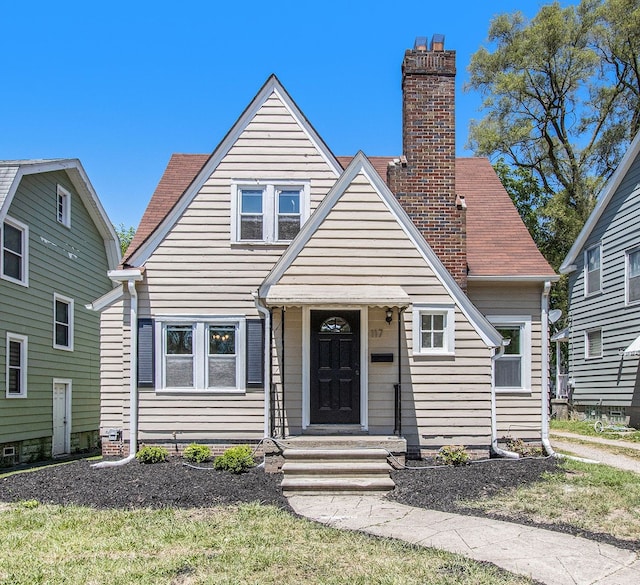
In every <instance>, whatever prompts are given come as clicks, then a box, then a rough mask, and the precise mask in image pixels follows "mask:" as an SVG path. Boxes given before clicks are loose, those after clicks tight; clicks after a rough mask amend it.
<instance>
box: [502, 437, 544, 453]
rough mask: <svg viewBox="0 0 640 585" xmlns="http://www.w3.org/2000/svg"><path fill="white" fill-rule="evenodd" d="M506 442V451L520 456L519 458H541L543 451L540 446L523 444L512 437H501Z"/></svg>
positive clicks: (520, 440)
mask: <svg viewBox="0 0 640 585" xmlns="http://www.w3.org/2000/svg"><path fill="white" fill-rule="evenodd" d="M503 439H504V441H506V444H507V449H508V450H509V451H513V452H514V453H517V454H518V455H520V457H542V455H544V451H543V450H542V447H541V446H540V445H535V444H531V443H525V442H524V441H523V440H522V439H514V438H513V437H503Z"/></svg>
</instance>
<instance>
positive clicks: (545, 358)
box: [540, 281, 556, 457]
mask: <svg viewBox="0 0 640 585" xmlns="http://www.w3.org/2000/svg"><path fill="white" fill-rule="evenodd" d="M550 291H551V281H546V282H545V283H544V288H543V290H542V315H541V319H540V321H541V326H542V340H541V343H542V371H541V374H542V400H541V401H540V403H541V409H542V412H541V415H542V421H541V422H542V424H541V429H540V431H541V432H540V435H541V440H542V446H543V447H544V450H545V452H546V453H547V455H549V456H550V457H554V456H555V455H556V454H555V451H554V450H553V447H552V446H551V442H550V441H549V293H550Z"/></svg>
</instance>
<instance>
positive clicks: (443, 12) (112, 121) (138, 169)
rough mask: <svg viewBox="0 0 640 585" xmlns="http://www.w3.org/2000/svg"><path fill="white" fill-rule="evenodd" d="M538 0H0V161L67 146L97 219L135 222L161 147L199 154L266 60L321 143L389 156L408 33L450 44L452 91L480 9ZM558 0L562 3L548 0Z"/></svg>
mask: <svg viewBox="0 0 640 585" xmlns="http://www.w3.org/2000/svg"><path fill="white" fill-rule="evenodd" d="M542 4H545V2H542V1H538V0H475V1H474V0H463V1H458V0H450V1H449V2H435V1H433V0H403V1H401V2H389V1H384V2H382V1H378V0H368V1H366V2H365V1H361V0H343V1H341V2H336V1H334V0H324V1H322V2H311V3H309V2H301V1H300V0H297V1H295V2H292V1H278V0H272V1H271V2H254V1H253V0H245V1H244V2H218V1H215V0H210V1H208V2H205V1H190V0H182V2H176V1H174V2H165V1H163V0H156V1H155V2H147V1H145V0H140V1H135V0H128V1H126V2H122V1H120V0H111V1H109V2H95V1H87V0H83V1H81V2H80V1H78V2H74V1H65V0H60V1H59V2H51V1H47V2H42V1H39V0H37V1H33V2H3V3H2V21H3V26H2V34H0V55H2V61H3V67H2V69H3V72H2V79H3V82H2V86H1V87H0V110H1V111H2V125H1V130H0V159H20V158H61V157H62V158H65V157H69V158H79V159H80V160H81V161H82V164H83V166H84V167H85V169H86V171H87V173H88V175H89V178H90V180H91V182H92V183H93V186H94V187H95V189H96V191H97V193H98V195H99V197H100V199H101V201H102V203H103V205H104V207H105V209H106V210H107V213H108V214H109V217H110V218H111V221H112V222H113V223H114V224H116V225H117V224H120V223H124V224H125V225H134V226H137V224H138V222H139V220H140V217H141V216H142V213H143V211H144V209H145V207H146V205H147V203H148V201H149V198H150V197H151V195H152V193H153V190H154V189H155V186H156V184H157V182H158V180H159V178H160V176H161V175H162V172H163V170H164V168H165V166H166V163H167V161H168V159H169V157H170V155H171V153H173V152H183V153H185V152H186V153H209V152H211V151H212V150H213V149H214V148H215V147H216V145H217V144H218V142H219V141H220V140H221V139H222V138H223V137H224V135H225V134H226V132H227V131H228V130H229V128H230V127H231V125H232V124H233V123H234V122H235V121H236V119H237V118H238V117H239V115H240V114H241V113H242V111H243V109H244V108H245V106H246V105H247V104H248V103H249V102H250V101H251V99H252V98H253V97H254V96H255V94H256V93H257V92H258V90H259V89H260V87H261V86H262V84H263V83H264V81H265V80H266V79H267V77H268V76H269V75H270V74H271V73H275V74H276V75H277V76H278V78H279V79H280V81H281V82H282V83H283V85H284V86H285V87H286V88H287V90H288V91H289V93H290V94H291V96H292V97H293V99H294V100H295V101H296V103H297V104H298V106H299V107H300V108H301V109H302V111H303V112H304V113H305V114H306V116H307V118H308V119H309V120H310V121H311V123H312V124H313V125H314V127H315V129H316V130H317V131H318V132H319V133H320V135H321V136H322V137H323V138H324V140H325V141H326V143H327V144H328V146H329V148H331V150H332V151H333V152H334V154H336V155H348V154H354V153H355V152H357V151H358V150H363V151H364V152H365V153H366V154H368V155H371V156H374V155H399V154H400V150H401V128H400V125H401V115H402V112H401V94H400V65H401V62H402V57H403V54H404V51H405V50H406V49H408V48H411V47H412V46H413V42H414V39H415V37H417V36H427V37H429V38H430V37H431V36H432V35H433V34H434V33H442V34H444V35H445V47H446V48H447V49H455V50H456V51H457V68H458V76H457V85H458V94H457V103H456V107H457V115H456V117H457V150H458V154H460V155H468V154H470V153H469V152H468V151H465V149H464V147H465V143H466V141H467V128H468V123H469V120H470V119H471V118H474V117H475V118H478V117H479V116H480V114H479V112H478V108H479V105H480V96H478V95H476V94H472V93H463V91H462V86H463V85H464V83H465V81H466V78H467V73H466V67H467V65H468V63H469V59H470V56H471V54H472V53H473V52H475V51H476V50H477V49H478V48H479V47H480V46H481V45H483V44H486V36H487V31H488V28H489V22H490V20H491V18H492V17H493V16H494V15H495V14H498V13H503V12H513V11H515V10H522V11H523V12H524V13H525V14H526V15H528V16H533V15H535V13H536V12H537V11H538V9H539V7H540V6H541V5H542ZM563 4H564V2H563Z"/></svg>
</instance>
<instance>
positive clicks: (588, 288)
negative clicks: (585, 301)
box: [584, 244, 602, 295]
mask: <svg viewBox="0 0 640 585" xmlns="http://www.w3.org/2000/svg"><path fill="white" fill-rule="evenodd" d="M601 289H602V274H601V268H600V244H598V245H596V246H592V247H591V248H587V250H585V253H584V294H585V295H590V294H593V293H596V292H600V290H601Z"/></svg>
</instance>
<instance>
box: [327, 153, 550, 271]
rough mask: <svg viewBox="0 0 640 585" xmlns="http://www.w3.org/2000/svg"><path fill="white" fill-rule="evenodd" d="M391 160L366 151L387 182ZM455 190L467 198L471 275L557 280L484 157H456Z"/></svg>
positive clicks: (342, 160) (344, 158)
mask: <svg viewBox="0 0 640 585" xmlns="http://www.w3.org/2000/svg"><path fill="white" fill-rule="evenodd" d="M394 160H397V159H394V158H393V157H387V156H375V157H369V161H370V162H371V164H372V166H373V167H374V168H375V170H376V171H377V172H378V174H379V175H380V177H382V179H383V180H384V181H385V182H386V179H387V166H388V165H389V163H390V162H392V161H394ZM338 161H339V162H340V163H341V164H342V165H343V166H347V165H348V164H349V162H350V161H351V157H348V156H339V157H338ZM456 193H458V194H460V195H464V197H465V201H466V203H467V211H466V214H467V265H468V266H469V274H468V275H467V278H468V279H469V280H474V279H477V280H481V279H487V280H490V279H491V280H499V279H501V278H505V279H509V280H514V279H522V280H527V279H532V280H540V279H549V280H557V278H558V277H557V275H556V274H555V272H554V271H553V269H552V268H551V266H550V265H549V263H548V262H547V261H546V259H545V258H544V256H543V255H542V254H541V253H540V250H538V247H537V246H536V244H535V242H534V241H533V238H532V237H531V234H529V231H528V230H527V228H526V226H525V225H524V223H523V222H522V220H521V219H520V215H519V214H518V211H517V209H516V208H515V206H514V204H513V202H512V201H511V197H509V194H508V193H507V191H506V190H505V188H504V186H503V185H502V183H501V182H500V179H499V177H498V175H497V174H496V172H495V170H494V169H493V167H492V166H491V163H490V162H489V160H488V159H486V158H456ZM426 237H427V239H428V235H427V236H426Z"/></svg>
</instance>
